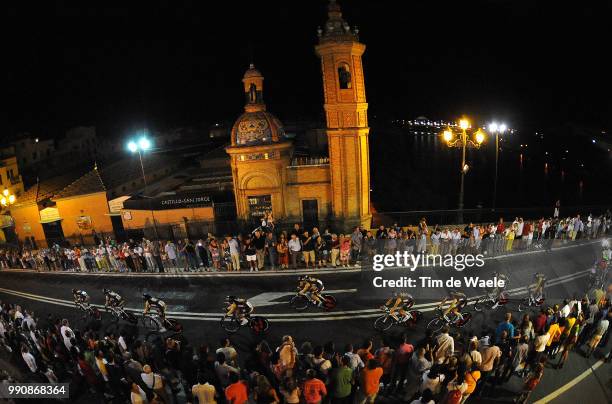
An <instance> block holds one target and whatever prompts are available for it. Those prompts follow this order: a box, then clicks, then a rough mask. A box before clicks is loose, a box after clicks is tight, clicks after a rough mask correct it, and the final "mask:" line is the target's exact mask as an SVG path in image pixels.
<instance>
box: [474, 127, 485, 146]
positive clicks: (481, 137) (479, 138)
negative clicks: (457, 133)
mask: <svg viewBox="0 0 612 404" xmlns="http://www.w3.org/2000/svg"><path fill="white" fill-rule="evenodd" d="M484 140H485V135H484V133H483V132H482V131H480V130H479V131H478V132H476V143H478V144H481V143H482V142H484Z"/></svg>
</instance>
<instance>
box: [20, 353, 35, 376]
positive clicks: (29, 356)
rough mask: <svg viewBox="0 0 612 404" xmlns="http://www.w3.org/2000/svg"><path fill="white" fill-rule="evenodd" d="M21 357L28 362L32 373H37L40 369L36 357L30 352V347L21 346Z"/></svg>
mask: <svg viewBox="0 0 612 404" xmlns="http://www.w3.org/2000/svg"><path fill="white" fill-rule="evenodd" d="M21 357H22V358H23V361H24V362H25V363H26V365H28V368H29V369H30V371H31V372H32V373H36V371H37V370H38V366H36V359H34V356H33V355H32V354H31V353H30V351H29V350H28V347H26V346H24V347H23V348H21Z"/></svg>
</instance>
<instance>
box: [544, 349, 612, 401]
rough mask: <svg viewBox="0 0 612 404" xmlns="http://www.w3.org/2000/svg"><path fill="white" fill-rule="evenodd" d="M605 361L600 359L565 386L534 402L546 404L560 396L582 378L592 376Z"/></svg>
mask: <svg viewBox="0 0 612 404" xmlns="http://www.w3.org/2000/svg"><path fill="white" fill-rule="evenodd" d="M603 363H604V361H603V360H600V361H598V362H597V363H595V364H594V365H593V366H591V367H590V368H588V369H587V370H585V371H584V372H582V373H581V374H579V375H578V376H576V377H575V378H574V379H572V380H570V381H569V382H568V383H566V384H564V385H563V386H561V387H559V388H557V389H556V390H555V391H553V392H552V393H550V394H549V395H547V396H546V397H542V398H541V399H539V400H538V401H536V402H534V403H533V404H546V403H550V402H551V401H553V400H554V399H555V398H557V397H559V396H560V395H561V394H563V393H565V392H566V391H568V390H569V389H571V388H572V387H574V386H575V385H577V384H578V383H580V382H581V381H582V380H584V379H585V378H587V377H588V376H590V375H591V374H592V373H595V370H597V368H599V367H600V366H601V365H603Z"/></svg>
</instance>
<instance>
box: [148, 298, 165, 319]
mask: <svg viewBox="0 0 612 404" xmlns="http://www.w3.org/2000/svg"><path fill="white" fill-rule="evenodd" d="M150 309H154V310H155V311H156V312H157V313H158V314H159V315H161V316H164V315H165V314H166V303H164V301H163V300H160V299H157V298H155V297H152V298H150V299H149V300H146V301H145V310H144V312H145V313H148V312H149V310H150Z"/></svg>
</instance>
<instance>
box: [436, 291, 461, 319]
mask: <svg viewBox="0 0 612 404" xmlns="http://www.w3.org/2000/svg"><path fill="white" fill-rule="evenodd" d="M449 299H450V301H451V302H450V305H449V306H448V308H447V309H446V310H445V311H444V312H443V313H442V316H443V317H444V318H445V319H446V320H447V321H450V322H453V323H454V322H455V321H457V320H463V316H462V315H461V309H463V308H464V307H465V305H466V304H467V296H466V295H465V293H463V292H461V291H459V290H451V291H450V294H449V296H446V297H445V298H444V299H443V300H442V301H441V302H440V305H439V306H438V307H442V306H444V304H445V303H446V302H447V301H448V300H449ZM450 313H452V314H453V319H450V318H449V317H448V315H449V314H450Z"/></svg>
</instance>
